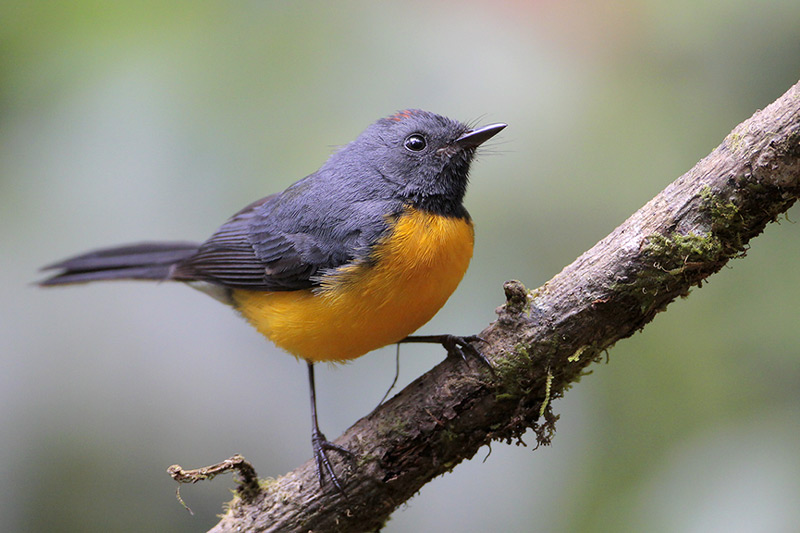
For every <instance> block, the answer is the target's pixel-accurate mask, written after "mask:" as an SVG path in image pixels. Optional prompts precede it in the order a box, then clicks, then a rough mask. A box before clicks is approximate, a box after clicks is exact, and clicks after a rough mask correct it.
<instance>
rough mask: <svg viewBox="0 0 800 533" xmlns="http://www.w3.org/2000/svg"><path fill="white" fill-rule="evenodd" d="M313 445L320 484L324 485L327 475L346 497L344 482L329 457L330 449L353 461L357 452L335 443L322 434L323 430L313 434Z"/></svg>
mask: <svg viewBox="0 0 800 533" xmlns="http://www.w3.org/2000/svg"><path fill="white" fill-rule="evenodd" d="M311 446H312V448H313V449H314V461H315V463H316V467H317V477H319V486H320V487H324V486H325V481H326V479H325V478H326V476H328V477H330V478H331V481H332V482H333V486H334V487H336V490H338V491H339V492H340V493H341V494H342V496H344V497H345V498H346V497H347V494H345V492H344V489H343V488H342V484H341V482H340V481H339V478H338V477H336V471H335V470H334V468H333V464H331V461H330V459H328V453H327V452H328V451H333V452H336V453H338V454H340V455H342V456H343V457H344V458H345V459H347V460H348V461H351V462H352V461H353V460H354V459H355V458H356V454H354V453H353V452H351V451H350V450H348V449H347V448H343V447H341V446H339V445H338V444H334V443H332V442H330V441H329V440H327V439H326V438H325V435H323V434H322V432H321V431H314V432H313V433H312V435H311Z"/></svg>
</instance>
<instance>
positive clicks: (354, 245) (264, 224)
mask: <svg viewBox="0 0 800 533" xmlns="http://www.w3.org/2000/svg"><path fill="white" fill-rule="evenodd" d="M332 179H333V178H332V177H331V176H328V177H327V178H326V179H321V176H319V175H317V174H312V175H311V176H308V177H306V178H304V179H302V180H300V181H298V182H297V183H295V184H294V185H292V186H291V187H289V188H288V189H286V190H285V191H284V192H282V193H280V194H275V195H272V196H268V197H266V198H263V199H261V200H259V201H258V202H255V203H253V204H250V205H249V206H247V207H246V208H244V209H243V210H241V211H239V212H238V213H237V214H235V215H234V216H233V217H231V219H230V220H228V221H227V222H226V223H225V224H223V225H222V227H220V228H219V229H218V230H217V232H216V233H214V235H212V236H211V238H210V239H208V240H207V241H206V242H204V243H203V244H202V245H200V248H199V249H198V251H197V253H196V254H194V255H192V256H191V257H188V258H186V259H185V260H183V261H181V262H180V263H178V265H177V266H176V267H175V269H174V270H173V272H172V279H176V280H182V281H191V280H202V281H207V282H210V283H214V284H217V285H221V286H223V287H229V288H239V289H251V290H263V291H291V290H301V289H308V288H312V287H315V286H317V285H319V279H320V276H321V275H322V274H324V273H325V272H327V271H330V270H332V269H335V268H337V267H339V266H342V265H345V264H348V263H351V262H353V261H356V260H360V259H364V258H366V257H367V256H368V255H369V253H370V250H371V249H372V245H374V244H375V243H376V242H377V241H378V240H379V239H380V238H381V236H382V235H383V234H384V233H385V231H386V230H387V229H388V227H389V218H390V217H391V215H393V214H397V213H399V212H400V211H401V210H402V208H403V207H402V202H401V201H399V200H397V199H393V198H389V199H385V198H380V196H379V197H378V198H376V197H375V196H376V194H374V193H368V194H366V193H365V194H361V193H360V191H359V190H358V189H356V188H352V187H349V186H347V184H343V183H337V182H335V181H331V180H332Z"/></svg>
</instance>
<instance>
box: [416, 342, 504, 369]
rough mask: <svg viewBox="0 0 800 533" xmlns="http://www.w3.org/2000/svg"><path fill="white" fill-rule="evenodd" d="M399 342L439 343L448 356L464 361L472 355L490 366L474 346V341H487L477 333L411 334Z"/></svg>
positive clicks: (487, 360) (489, 362)
mask: <svg viewBox="0 0 800 533" xmlns="http://www.w3.org/2000/svg"><path fill="white" fill-rule="evenodd" d="M400 342H430V343H435V344H441V345H442V346H443V347H444V349H445V350H447V355H448V356H450V357H460V358H461V359H463V360H464V361H466V360H467V357H474V358H477V359H478V360H479V361H481V362H482V363H483V364H485V365H486V366H488V367H489V368H490V369H491V368H492V363H491V361H489V359H488V358H487V357H486V356H485V355H483V353H481V351H480V350H478V349H477V348H476V347H475V344H474V343H476V342H487V341H486V340H485V339H482V338H481V337H479V336H477V335H467V336H464V337H461V336H458V335H449V334H445V335H411V336H408V337H406V338H405V339H403V340H401V341H400Z"/></svg>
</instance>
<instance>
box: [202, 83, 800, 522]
mask: <svg viewBox="0 0 800 533" xmlns="http://www.w3.org/2000/svg"><path fill="white" fill-rule="evenodd" d="M798 194H800V83H799V84H797V85H795V86H794V87H792V88H791V89H790V90H789V91H788V92H787V93H786V94H784V95H783V96H782V97H780V98H779V99H778V100H777V101H775V102H774V103H773V104H771V105H770V106H769V107H767V108H766V109H764V110H762V111H759V112H757V113H756V114H755V115H753V116H752V117H751V118H750V119H748V120H747V121H745V122H743V123H742V124H740V125H739V126H737V127H736V128H735V129H734V130H733V132H731V133H730V134H729V135H728V136H727V137H726V138H725V140H724V141H723V142H722V144H720V145H719V147H717V148H716V149H715V150H714V151H713V152H712V153H711V154H710V155H708V156H707V157H706V158H705V159H703V160H702V161H700V162H699V163H697V165H696V166H695V167H694V168H692V169H691V170H690V171H689V172H687V173H686V174H684V175H683V176H681V177H680V178H678V179H677V180H676V181H675V182H673V183H672V184H670V185H669V186H667V188H666V189H664V190H663V191H662V192H661V193H660V194H659V195H658V196H656V197H655V198H653V199H652V200H651V201H650V202H649V203H647V205H645V206H644V207H642V208H641V209H640V210H639V211H637V212H636V213H634V214H633V215H632V216H631V217H630V218H629V219H628V220H626V221H625V222H624V223H623V224H622V225H620V226H619V227H618V228H617V229H615V230H614V231H613V232H612V233H611V234H610V235H608V236H607V237H606V238H604V239H603V240H602V241H600V242H599V243H597V244H596V245H595V246H594V247H593V248H592V249H590V250H589V251H587V252H586V253H584V254H583V255H581V256H580V257H579V258H578V259H576V260H575V261H574V262H573V263H572V264H570V265H568V266H567V267H566V268H564V270H562V271H561V272H560V273H559V274H557V275H556V276H555V277H554V278H553V279H551V280H550V281H548V282H547V283H546V284H545V285H543V286H542V287H539V288H538V289H535V290H532V291H529V290H527V289H526V288H525V287H523V286H522V284H521V283H519V282H514V281H511V282H507V283H506V284H505V292H506V300H507V301H506V303H505V305H503V306H502V307H500V308H498V309H497V314H498V318H497V320H496V321H495V322H494V323H492V324H491V325H489V327H487V328H486V329H485V330H484V331H482V332H481V333H480V336H481V337H482V338H484V339H486V340H487V341H488V343H487V344H480V345H479V346H478V348H480V350H481V351H482V352H483V353H484V354H485V355H486V356H487V357H488V358H489V359H490V360H491V361H492V362H493V365H494V370H493V371H489V370H488V369H487V368H486V367H485V366H483V365H480V364H478V362H477V361H474V362H473V361H470V362H464V361H462V360H460V359H457V358H448V359H446V360H445V361H443V362H442V363H441V364H439V365H438V366H437V367H435V368H434V369H433V370H431V371H430V372H428V373H427V374H425V375H423V376H421V377H420V378H419V379H417V380H416V381H414V382H413V383H411V384H410V385H409V386H408V387H406V388H405V389H404V390H403V391H401V392H400V393H399V394H398V395H397V396H395V397H394V398H392V399H391V400H389V401H388V402H387V403H386V404H384V405H383V406H381V407H380V408H379V409H377V410H376V411H375V412H373V413H371V414H370V415H368V416H366V417H364V418H363V419H361V420H359V421H358V422H356V423H355V424H354V425H353V426H352V427H351V428H350V429H348V430H347V431H346V432H345V433H344V434H343V435H342V436H341V437H339V438H338V439H336V443H337V444H339V445H341V446H344V447H346V448H348V449H350V450H352V451H354V452H356V453H358V455H359V459H358V461H357V462H356V463H354V464H348V463H347V462H346V461H339V460H338V459H339V458H338V457H336V454H332V456H333V459H334V461H335V462H336V465H335V466H336V468H337V472H341V473H342V475H341V476H340V477H341V480H342V481H343V483H344V488H345V490H346V493H347V498H345V497H343V496H342V495H341V494H339V493H338V492H337V491H335V490H333V489H332V488H331V487H330V486H328V487H327V488H326V489H325V490H320V488H319V484H318V482H317V478H316V474H315V472H314V465H313V463H312V462H311V461H309V462H307V463H306V464H304V465H302V466H301V467H299V468H298V469H296V470H295V471H293V472H290V473H288V474H286V475H285V476H283V477H281V478H279V479H277V480H275V481H271V482H269V483H262V489H261V490H260V491H258V492H255V493H254V492H253V491H249V492H247V493H245V494H246V495H245V494H243V495H240V496H237V497H236V498H235V499H234V500H233V501H232V502H231V503H230V504H229V506H228V509H227V512H226V514H225V515H224V516H223V517H222V519H221V521H220V522H219V524H217V526H215V527H214V528H213V529H212V531H214V532H228V531H237V532H243V531H248V532H252V531H281V532H283V531H287V532H288V531H291V532H307V531H317V532H323V531H324V532H328V531H337V532H345V531H348V532H349V531H353V532H355V531H373V530H376V529H378V528H380V526H381V525H382V524H383V523H384V521H385V520H386V519H387V518H388V517H389V515H390V514H391V513H392V511H393V510H394V509H395V508H397V507H398V506H399V505H400V504H402V503H403V502H405V501H406V500H408V499H409V498H410V497H411V496H413V495H414V494H415V493H416V492H417V491H418V490H419V489H420V488H421V487H422V486H423V485H424V484H425V483H427V482H428V481H429V480H431V479H432V478H434V477H436V476H438V475H440V474H443V473H445V472H447V471H449V470H451V469H452V468H453V467H455V466H456V465H457V464H458V463H459V462H461V461H462V460H464V459H467V458H470V457H472V456H473V455H474V454H475V453H476V452H477V451H478V449H479V448H480V447H481V446H484V445H486V444H489V443H491V442H492V441H493V440H504V441H509V440H514V439H518V438H519V437H520V436H521V435H522V434H523V433H524V432H525V431H526V430H527V429H528V428H534V430H535V431H536V435H537V438H538V440H539V443H544V444H546V443H548V442H549V439H550V437H551V434H552V431H553V424H554V422H555V419H556V417H555V415H553V413H552V411H551V405H552V402H553V400H554V399H556V398H559V397H560V396H562V395H563V394H564V391H565V390H566V389H567V388H568V387H569V386H570V385H571V384H572V383H574V382H575V381H576V380H577V379H578V378H579V377H580V376H581V374H582V373H583V372H584V370H585V369H586V367H587V366H588V365H590V364H591V363H592V362H594V361H596V360H597V359H598V358H600V357H602V354H603V352H604V351H605V350H607V349H608V348H610V347H611V346H612V345H613V344H614V343H615V342H617V341H618V340H620V339H623V338H625V337H628V336H630V335H632V334H633V333H635V332H636V331H637V330H639V329H641V328H643V327H644V326H645V325H646V324H647V323H648V322H650V321H651V320H652V319H653V317H654V316H655V315H656V313H658V312H660V311H663V310H664V309H665V308H666V306H667V305H668V304H669V303H670V302H672V301H673V300H674V299H675V298H676V297H678V296H686V295H688V294H689V291H690V289H691V288H692V287H694V286H699V285H701V283H702V282H703V280H704V279H705V278H706V277H708V276H710V275H711V274H713V273H715V272H717V271H719V270H720V269H721V268H722V267H723V266H724V265H725V264H726V263H727V262H728V260H730V259H732V258H735V257H739V256H742V255H744V253H745V252H746V250H747V247H748V242H749V241H750V239H752V238H753V237H755V236H756V235H758V234H759V233H761V231H762V230H763V229H764V227H765V226H766V225H767V223H769V222H771V221H773V220H775V219H776V218H777V217H778V216H779V215H780V214H781V213H783V212H784V211H786V210H787V209H788V208H789V207H790V206H791V205H792V204H793V203H794V201H795V200H796V199H797V197H798Z"/></svg>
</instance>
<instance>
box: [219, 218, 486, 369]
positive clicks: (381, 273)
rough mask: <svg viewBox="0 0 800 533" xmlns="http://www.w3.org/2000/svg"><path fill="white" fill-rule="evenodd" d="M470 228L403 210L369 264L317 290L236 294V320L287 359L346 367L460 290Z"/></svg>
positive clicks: (332, 277)
mask: <svg viewBox="0 0 800 533" xmlns="http://www.w3.org/2000/svg"><path fill="white" fill-rule="evenodd" d="M473 241H474V236H473V229H472V223H471V222H470V221H469V220H465V219H460V218H452V217H443V216H439V215H433V214H430V213H425V212H422V211H418V210H416V209H412V208H407V209H406V210H405V211H404V213H403V214H402V215H401V216H400V217H399V218H398V220H397V222H396V223H395V225H394V227H393V229H392V230H391V233H390V234H389V236H388V237H385V238H384V239H382V241H381V242H380V243H379V244H378V245H376V247H375V249H374V250H373V252H372V254H371V256H370V260H369V261H363V262H360V263H353V264H350V265H345V266H343V267H340V268H338V269H336V270H335V271H334V272H332V273H330V274H328V275H326V276H325V277H323V278H322V285H321V287H319V288H317V289H314V290H302V291H283V292H263V291H261V292H259V291H248V290H240V289H237V290H234V291H233V300H234V302H235V305H236V308H237V309H238V310H239V312H240V313H241V314H242V315H243V316H244V317H245V318H246V319H247V320H248V321H249V322H250V323H251V324H252V325H253V326H254V327H255V328H256V329H257V330H258V331H260V332H261V333H262V334H263V335H265V336H266V337H267V338H269V339H270V340H271V341H272V342H274V343H275V344H276V345H278V346H279V347H281V348H283V349H284V350H286V351H288V352H289V353H291V354H293V355H295V356H297V357H302V358H303V359H306V360H309V361H312V362H317V361H345V360H348V359H353V358H356V357H359V356H361V355H364V354H365V353H367V352H369V351H371V350H374V349H376V348H380V347H381V346H386V345H387V344H392V343H395V342H397V341H399V340H401V339H403V338H404V337H406V336H408V335H409V334H411V333H413V332H414V331H416V330H417V329H418V328H419V327H420V326H422V325H423V324H425V323H426V322H427V321H428V320H430V319H431V318H433V315H435V314H436V312H437V311H438V310H439V309H440V308H441V307H442V306H443V305H444V303H445V302H446V301H447V299H448V298H449V297H450V295H451V294H452V293H453V291H454V290H455V289H456V287H457V286H458V284H459V282H460V281H461V278H462V277H463V276H464V273H465V272H466V270H467V266H468V265H469V261H470V258H471V257H472V248H473Z"/></svg>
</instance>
